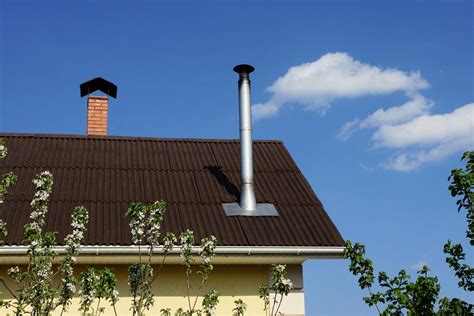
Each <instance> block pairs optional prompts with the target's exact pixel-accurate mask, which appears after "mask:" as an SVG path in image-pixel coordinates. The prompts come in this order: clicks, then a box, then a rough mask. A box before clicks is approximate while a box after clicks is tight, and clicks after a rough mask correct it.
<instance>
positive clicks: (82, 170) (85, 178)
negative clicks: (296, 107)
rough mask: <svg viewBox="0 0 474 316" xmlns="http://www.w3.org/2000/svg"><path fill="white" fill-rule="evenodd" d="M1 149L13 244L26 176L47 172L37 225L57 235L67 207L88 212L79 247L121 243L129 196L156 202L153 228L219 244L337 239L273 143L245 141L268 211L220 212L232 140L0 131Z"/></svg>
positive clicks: (22, 217) (233, 153)
mask: <svg viewBox="0 0 474 316" xmlns="http://www.w3.org/2000/svg"><path fill="white" fill-rule="evenodd" d="M0 137H1V138H3V139H4V140H5V141H6V143H7V146H8V149H9V154H8V156H7V158H5V159H3V160H0V174H4V173H6V172H9V171H13V172H14V173H15V174H16V175H18V177H19V179H18V182H17V183H16V184H15V186H14V187H13V188H12V189H11V190H10V192H9V194H8V196H7V200H6V201H5V203H3V205H1V206H0V218H2V219H3V220H5V221H6V222H7V224H8V228H9V234H8V236H7V238H6V242H7V244H10V245H17V244H20V243H21V241H22V237H23V226H24V225H25V223H27V221H28V217H29V213H30V211H31V209H30V204H29V203H30V200H31V198H32V196H33V185H32V184H31V180H32V179H33V177H34V176H35V174H37V173H40V172H41V171H44V170H49V171H50V172H52V173H53V176H54V186H53V193H52V195H51V202H50V204H49V206H50V207H49V212H48V215H47V229H48V230H50V231H57V232H58V235H57V237H58V242H59V243H61V242H62V241H63V239H64V237H65V236H66V235H67V234H68V233H69V232H70V230H71V228H70V215H71V212H72V210H73V208H74V206H76V205H84V206H85V207H87V209H88V210H89V212H90V222H89V226H88V229H87V233H86V236H85V244H89V245H129V244H130V243H131V239H130V232H129V227H128V221H127V219H125V218H124V214H125V211H126V210H127V208H128V206H129V205H130V203H131V202H133V201H144V202H153V201H155V200H158V199H164V200H165V201H166V202H167V211H166V215H165V219H164V222H163V231H173V232H175V233H177V234H178V233H180V232H181V231H183V230H185V229H187V228H189V229H191V230H193V231H194V232H195V233H196V235H197V237H198V238H199V239H200V238H202V237H204V236H207V235H209V234H213V235H215V236H216V237H217V239H218V242H219V245H221V246H342V245H343V239H342V237H341V235H340V234H339V232H338V231H337V229H336V227H335V226H334V224H333V223H332V221H331V219H330V218H329V217H328V215H327V214H326V212H325V210H324V208H323V206H322V204H321V202H320V201H319V199H318V198H317V197H316V195H315V194H314V192H313V190H312V189H311V187H310V185H309V184H308V182H307V181H306V179H305V178H304V176H303V175H302V174H301V172H300V170H299V169H298V167H297V166H296V164H295V162H294V161H293V159H292V158H291V156H290V155H289V153H288V151H287V150H286V148H285V146H284V145H283V143H282V142H280V141H255V142H254V164H255V166H254V168H255V190H256V197H257V202H259V203H260V202H269V203H273V204H274V205H275V207H276V208H277V210H278V213H279V216H278V217H240V216H239V217H227V216H225V213H224V210H223V208H222V206H221V204H222V203H228V202H237V201H238V200H239V190H240V189H239V188H240V179H239V145H240V144H239V141H238V140H211V139H156V138H143V137H111V136H108V137H91V136H71V135H33V134H0Z"/></svg>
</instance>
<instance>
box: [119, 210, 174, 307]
mask: <svg viewBox="0 0 474 316" xmlns="http://www.w3.org/2000/svg"><path fill="white" fill-rule="evenodd" d="M165 209H166V203H165V202H164V201H156V202H154V203H152V204H149V205H147V204H144V203H132V205H130V207H129V208H128V210H127V212H126V214H125V216H126V217H128V218H129V219H130V224H129V225H130V232H131V234H132V242H133V244H134V245H137V246H138V249H139V263H135V264H132V265H130V266H129V268H128V284H129V287H130V293H131V294H132V297H133V298H132V312H133V315H143V314H144V312H145V310H148V309H150V308H151V307H152V306H153V304H154V297H153V293H152V291H151V286H152V283H153V281H154V280H155V278H156V275H154V272H153V268H152V266H151V258H152V255H153V253H154V249H155V248H156V247H158V246H159V241H160V235H161V233H160V229H161V221H162V220H163V216H164V213H165ZM163 242H164V246H163V253H164V256H163V261H162V263H161V265H160V267H159V270H158V272H159V271H160V270H161V268H162V267H163V265H164V263H165V260H166V256H167V255H168V253H169V252H170V251H171V250H173V247H174V244H175V243H176V237H175V236H174V234H173V233H167V234H165V236H164V237H163ZM142 246H147V247H148V255H147V259H146V262H145V263H143V260H144V259H143V258H142V257H143V253H142ZM158 272H157V273H158Z"/></svg>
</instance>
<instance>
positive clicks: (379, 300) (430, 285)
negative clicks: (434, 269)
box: [345, 241, 441, 315]
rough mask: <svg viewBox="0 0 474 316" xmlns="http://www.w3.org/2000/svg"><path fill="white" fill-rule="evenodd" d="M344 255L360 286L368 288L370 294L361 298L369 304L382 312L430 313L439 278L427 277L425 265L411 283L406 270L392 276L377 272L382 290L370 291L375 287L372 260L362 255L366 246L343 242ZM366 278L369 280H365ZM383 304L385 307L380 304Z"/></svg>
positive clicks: (435, 298)
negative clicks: (344, 243)
mask: <svg viewBox="0 0 474 316" xmlns="http://www.w3.org/2000/svg"><path fill="white" fill-rule="evenodd" d="M345 257H346V258H348V259H349V260H350V267H349V270H350V271H351V272H352V273H353V274H354V275H356V276H358V277H359V287H360V288H361V289H368V290H369V294H370V296H368V297H364V298H363V300H364V302H365V303H366V304H367V305H369V306H376V308H377V310H378V312H379V314H381V315H403V314H407V315H433V314H434V313H435V305H436V302H437V300H438V297H439V291H440V288H441V287H440V285H439V283H438V278H436V277H433V276H429V275H428V272H429V269H428V267H427V266H423V268H422V269H421V270H420V271H418V277H417V278H416V280H415V282H410V279H411V277H410V275H408V274H407V273H406V271H405V270H400V272H399V273H398V274H397V275H396V276H395V277H393V278H390V277H389V276H388V275H387V273H385V272H383V271H382V272H379V274H378V278H377V281H378V287H379V288H380V289H381V291H378V292H376V293H372V291H371V288H372V287H373V286H374V277H373V273H374V272H373V271H374V270H373V267H372V261H370V260H369V259H367V258H365V248H364V246H363V245H361V244H358V243H356V244H355V245H354V246H352V244H351V242H350V241H347V242H346V250H345ZM367 280H368V281H367ZM383 306H384V307H383Z"/></svg>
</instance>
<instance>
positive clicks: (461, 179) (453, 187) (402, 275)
mask: <svg viewBox="0 0 474 316" xmlns="http://www.w3.org/2000/svg"><path fill="white" fill-rule="evenodd" d="M462 160H466V163H467V164H466V168H465V169H453V170H452V171H451V175H450V176H449V178H448V179H449V180H451V184H450V185H449V190H450V191H451V195H452V196H453V197H458V200H457V201H456V204H457V206H458V211H461V210H462V209H465V210H466V211H467V223H468V230H467V232H466V236H467V238H468V239H469V240H470V243H471V245H474V242H473V237H474V222H473V220H474V215H473V214H474V213H473V201H474V194H473V192H472V189H473V186H474V152H465V153H464V155H463V157H462ZM444 253H445V254H447V255H448V256H447V258H446V262H447V263H448V265H449V266H450V267H451V268H452V269H453V270H454V271H455V275H456V276H457V277H458V278H459V282H458V285H459V287H461V288H463V289H464V290H466V291H473V288H474V285H473V277H474V269H473V268H471V267H470V266H469V265H468V264H466V263H462V261H464V260H465V254H464V251H463V248H462V246H461V245H460V244H454V245H453V244H451V241H448V243H447V244H446V245H444ZM344 256H345V257H346V258H347V259H349V260H350V263H349V271H350V272H352V274H354V275H355V276H357V277H359V279H358V283H359V287H360V288H361V289H367V290H368V291H369V296H368V297H364V298H363V300H364V302H365V303H366V304H368V305H369V306H375V307H376V308H377V311H378V312H379V314H380V315H403V314H404V313H406V314H407V315H434V314H440V315H472V313H473V310H474V305H472V304H470V303H467V302H464V301H462V300H460V299H458V298H452V299H450V298H447V297H444V298H442V299H440V300H439V301H438V299H439V293H440V289H441V286H440V284H439V283H438V278H437V277H433V276H428V272H429V269H428V267H426V266H423V268H422V269H421V270H420V271H418V276H417V278H416V280H415V282H410V276H409V275H408V274H407V273H406V272H405V270H401V271H400V272H399V273H398V275H397V276H395V277H394V278H389V277H388V276H387V274H386V273H385V272H383V271H382V272H379V274H378V278H377V281H378V287H379V288H380V289H381V291H378V292H376V293H372V288H373V285H374V269H373V266H372V261H371V260H370V259H368V258H366V257H365V247H364V246H363V245H361V244H359V243H355V244H354V245H352V243H351V242H350V241H346V248H345V251H344ZM436 303H438V307H437V306H436ZM381 307H383V310H382V309H381Z"/></svg>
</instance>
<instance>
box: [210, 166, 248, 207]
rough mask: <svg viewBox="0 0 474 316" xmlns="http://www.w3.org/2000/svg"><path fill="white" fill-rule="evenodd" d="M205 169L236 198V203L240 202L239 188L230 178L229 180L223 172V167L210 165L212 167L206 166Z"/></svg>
mask: <svg viewBox="0 0 474 316" xmlns="http://www.w3.org/2000/svg"><path fill="white" fill-rule="evenodd" d="M203 169H207V170H209V172H210V173H211V174H212V175H213V176H214V177H215V178H216V180H217V182H219V184H220V185H222V186H223V187H224V188H225V190H226V191H227V193H229V194H230V195H233V196H235V199H236V201H239V200H240V190H239V188H238V187H237V186H236V185H235V184H233V183H232V182H231V181H230V180H229V178H227V176H226V175H225V174H224V172H222V167H221V166H216V165H210V166H205V167H204V168H203Z"/></svg>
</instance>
